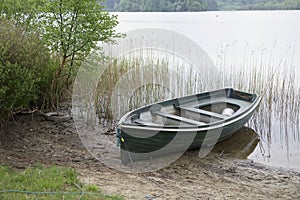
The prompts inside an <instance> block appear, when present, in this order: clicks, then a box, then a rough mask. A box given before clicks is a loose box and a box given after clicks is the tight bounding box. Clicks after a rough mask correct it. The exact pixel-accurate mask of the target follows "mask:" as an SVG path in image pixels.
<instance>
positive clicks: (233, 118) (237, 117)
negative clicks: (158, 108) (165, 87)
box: [118, 88, 262, 132]
mask: <svg viewBox="0 0 300 200" xmlns="http://www.w3.org/2000/svg"><path fill="white" fill-rule="evenodd" d="M225 90H226V91H228V90H231V91H236V92H240V91H237V90H234V89H232V88H226V89H225ZM220 91H224V89H223V90H216V91H213V92H212V93H213V94H216V93H218V92H220ZM209 93H211V92H206V93H202V95H203V96H205V95H206V94H209ZM245 94H248V93H245ZM195 95H198V94H194V95H190V96H186V97H181V98H187V99H188V98H189V97H192V96H195ZM251 95H252V96H253V97H252V99H253V100H252V101H249V103H251V104H250V105H249V106H248V107H247V108H246V109H245V110H244V111H243V112H240V113H239V114H238V115H233V116H231V117H228V118H226V119H224V120H219V121H217V122H213V123H208V124H205V125H199V126H197V125H195V126H180V127H179V126H174V127H172V126H168V127H166V126H164V125H157V126H154V125H143V124H130V123H125V119H127V118H128V116H130V115H132V114H133V113H135V112H137V111H140V110H143V109H147V108H149V107H151V106H152V105H155V104H159V103H166V102H170V101H172V100H175V99H170V100H166V101H163V102H158V103H153V104H151V105H147V106H144V107H141V108H138V109H136V110H133V111H131V112H129V113H127V114H125V115H124V116H123V117H122V118H121V120H120V122H119V124H118V127H119V128H120V129H122V128H128V129H140V130H153V131H154V130H155V131H172V132H174V131H176V132H179V131H180V132H181V131H184V132H186V131H188V132H190V131H197V132H199V131H208V130H212V129H217V128H222V127H225V126H228V125H230V124H231V123H235V122H236V121H239V120H240V119H242V118H244V117H245V116H247V115H249V114H251V113H252V112H253V111H254V110H255V109H256V108H257V106H258V105H259V103H260V101H261V99H262V98H261V97H260V96H259V95H256V94H251ZM210 96H212V95H210ZM178 99H180V98H178ZM244 101H245V100H244ZM132 116H133V115H132ZM132 116H131V117H132ZM181 123H183V122H181Z"/></svg>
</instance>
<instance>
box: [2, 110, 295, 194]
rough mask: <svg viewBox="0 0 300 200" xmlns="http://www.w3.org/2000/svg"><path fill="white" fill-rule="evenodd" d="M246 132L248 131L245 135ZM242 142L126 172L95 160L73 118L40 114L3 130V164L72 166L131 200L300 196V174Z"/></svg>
mask: <svg viewBox="0 0 300 200" xmlns="http://www.w3.org/2000/svg"><path fill="white" fill-rule="evenodd" d="M245 131H248V129H243V130H241V133H239V134H244V132H245ZM252 139H253V138H252ZM226 142H227V143H226ZM228 142H229V143H228ZM242 143H243V142H236V141H235V139H234V138H233V139H231V141H225V143H223V144H220V145H218V146H217V147H216V148H215V150H214V152H212V153H211V154H209V156H207V157H206V158H204V159H203V158H202V159H200V158H199V157H198V156H197V153H198V152H197V151H188V152H187V153H185V154H184V155H183V156H182V157H181V158H180V159H179V160H177V161H176V162H175V163H173V164H172V165H170V166H168V167H166V168H164V169H161V170H159V171H157V172H153V173H145V174H126V173H122V172H118V171H115V170H113V169H109V168H107V167H106V166H104V165H103V164H101V163H100V162H98V161H97V160H96V159H94V158H93V157H92V156H91V155H90V154H89V153H88V152H87V150H86V149H85V148H84V146H83V145H82V144H81V141H80V139H79V137H78V135H77V133H76V130H75V127H74V124H73V122H72V120H69V121H67V122H53V121H47V120H45V119H44V117H43V116H40V115H37V114H34V115H24V116H19V117H17V118H16V119H15V121H13V122H10V123H8V124H7V125H5V126H4V127H3V128H2V130H1V132H0V163H2V164H7V165H11V166H13V167H15V168H26V167H28V166H32V165H35V164H36V163H41V164H45V165H53V164H56V165H61V166H71V167H74V168H75V169H76V170H77V171H78V172H79V173H80V174H81V179H82V180H83V181H84V182H86V183H93V184H96V185H99V186H100V187H101V188H102V189H103V190H104V191H105V192H106V193H108V194H119V195H121V196H124V197H125V198H126V199H147V198H148V199H151V198H152V199H299V198H300V193H299V191H300V174H299V173H296V172H291V171H284V170H281V169H276V168H270V167H266V166H263V165H259V164H256V163H253V162H251V161H249V160H242V159H241V158H243V157H245V156H246V154H247V151H250V150H251V147H249V145H248V146H247V145H246V146H247V148H245V145H244V144H243V145H242V146H241V145H240V146H239V145H238V146H237V147H233V146H232V145H233V144H242ZM245 144H246V143H245ZM250 146H251V145H250ZM228 147H230V148H228ZM241 147H243V148H242V149H241ZM232 149H236V150H235V151H233V150H232ZM240 152H242V153H240Z"/></svg>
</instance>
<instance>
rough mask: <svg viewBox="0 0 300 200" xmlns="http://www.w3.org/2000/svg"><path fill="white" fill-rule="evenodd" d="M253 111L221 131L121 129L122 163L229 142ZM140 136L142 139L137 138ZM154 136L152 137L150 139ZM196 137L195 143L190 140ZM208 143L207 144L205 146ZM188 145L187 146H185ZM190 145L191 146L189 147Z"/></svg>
mask: <svg viewBox="0 0 300 200" xmlns="http://www.w3.org/2000/svg"><path fill="white" fill-rule="evenodd" d="M252 115H253V111H252V112H251V113H249V114H248V115H247V116H245V117H243V118H242V119H241V120H239V121H237V122H234V123H229V124H227V125H225V126H221V127H220V128H215V129H210V130H199V131H196V130H191V131H188V130H185V131H178V130H173V131H172V130H165V129H164V128H163V129H162V130H160V131H157V130H151V129H150V130H149V129H147V128H145V129H135V128H134V127H132V128H130V127H126V128H122V129H121V130H120V131H121V135H122V138H123V140H124V142H121V160H122V163H123V164H127V163H129V162H132V161H139V160H151V159H153V158H156V157H160V156H164V155H168V154H173V153H180V152H182V153H183V152H185V151H186V150H189V149H198V148H201V147H202V146H203V145H204V146H212V145H215V144H216V143H218V142H221V141H223V140H225V139H227V138H229V137H230V136H231V135H232V134H233V133H235V132H236V131H238V130H239V129H241V128H242V127H243V126H244V125H245V124H246V123H247V122H248V121H249V119H250V118H251V116H252ZM136 135H139V136H140V137H136ZM149 135H153V136H151V137H147V136H149ZM176 135H177V139H176V141H177V142H174V143H173V144H172V145H171V146H170V147H169V148H168V149H166V150H163V151H159V150H160V149H162V148H164V147H165V146H166V145H169V144H170V143H171V141H172V140H173V139H174V138H175V136H176ZM191 137H193V139H192V141H191V140H190V139H187V140H186V138H191ZM204 140H205V142H204ZM185 142H187V143H185ZM188 143H189V144H188Z"/></svg>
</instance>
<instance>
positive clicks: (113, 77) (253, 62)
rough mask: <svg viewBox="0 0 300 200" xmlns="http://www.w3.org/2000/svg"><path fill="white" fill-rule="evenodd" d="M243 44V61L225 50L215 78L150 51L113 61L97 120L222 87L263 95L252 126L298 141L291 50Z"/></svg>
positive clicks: (299, 104)
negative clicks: (279, 53) (278, 54)
mask: <svg viewBox="0 0 300 200" xmlns="http://www.w3.org/2000/svg"><path fill="white" fill-rule="evenodd" d="M247 48H249V47H245V50H244V55H243V59H232V58H230V54H229V53H228V52H229V50H228V47H225V48H221V50H220V52H219V55H218V57H217V60H216V61H215V63H216V65H217V66H216V69H215V71H214V75H213V77H212V76H211V74H209V73H210V72H206V71H205V70H203V71H201V73H199V70H196V69H195V68H194V67H193V66H192V65H191V64H190V63H188V62H187V61H185V60H182V59H180V58H178V57H176V56H174V55H167V54H165V55H161V54H159V53H157V52H155V51H151V50H147V51H145V52H142V53H137V52H135V53H134V54H128V55H124V56H122V57H119V58H115V59H113V60H111V61H110V64H109V67H108V68H107V69H106V70H105V72H104V74H103V75H102V77H101V80H100V82H99V83H98V87H97V91H96V96H95V97H96V106H97V114H98V117H99V119H101V120H103V119H105V120H119V119H120V117H121V116H122V115H124V114H125V113H126V112H128V111H130V110H133V109H136V108H138V107H141V106H144V105H147V104H151V103H154V102H157V101H162V100H165V99H170V98H174V97H180V96H185V95H188V94H194V93H199V92H203V91H207V90H214V89H219V88H224V87H233V88H235V89H238V90H243V91H248V92H253V93H257V94H260V95H262V97H263V100H262V102H261V105H260V107H259V109H258V111H257V112H256V113H255V114H254V116H253V118H252V120H251V121H250V122H249V123H248V125H249V126H250V127H252V128H254V129H255V130H256V131H257V132H259V133H260V135H261V137H263V138H265V139H266V140H267V141H268V143H270V142H271V140H272V138H273V137H282V138H285V140H289V137H292V138H293V140H296V141H300V136H299V135H300V133H299V124H300V116H299V115H300V110H299V108H300V87H299V83H298V82H297V78H296V76H295V71H294V68H295V67H294V66H293V57H294V53H293V51H292V50H289V51H286V55H285V56H284V57H283V58H282V59H281V60H279V61H278V60H275V59H274V57H273V56H272V55H271V56H270V57H268V56H266V50H265V49H264V48H259V49H256V50H253V49H247Z"/></svg>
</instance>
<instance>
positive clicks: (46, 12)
mask: <svg viewBox="0 0 300 200" xmlns="http://www.w3.org/2000/svg"><path fill="white" fill-rule="evenodd" d="M102 8H103V7H102V6H101V5H100V3H99V2H98V1H97V0H54V1H50V0H48V1H46V2H45V4H44V5H43V7H42V8H41V11H42V12H41V13H42V14H40V15H39V23H40V24H41V26H42V27H43V28H44V33H43V35H42V38H43V40H44V41H45V42H46V44H47V45H48V46H49V48H50V49H51V52H52V53H53V54H55V55H58V57H59V59H60V66H59V67H58V70H57V71H56V73H55V75H54V79H53V81H52V84H51V94H52V100H53V101H52V104H53V107H57V105H58V102H59V100H60V99H61V97H62V96H63V93H65V90H64V89H65V88H66V89H68V87H69V86H70V84H71V83H72V80H73V78H74V76H73V75H74V74H76V71H77V69H78V68H79V66H80V64H81V62H82V60H83V59H84V58H85V57H86V56H87V55H88V54H89V53H90V51H91V50H92V49H94V48H95V47H96V45H97V42H99V41H104V42H112V41H113V38H115V37H120V36H121V35H120V34H118V33H116V31H115V30H114V28H115V27H116V26H117V24H118V21H117V17H116V16H114V15H112V16H111V15H110V14H109V13H108V12H107V11H103V10H102ZM62 83H63V85H64V86H65V87H62Z"/></svg>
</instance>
